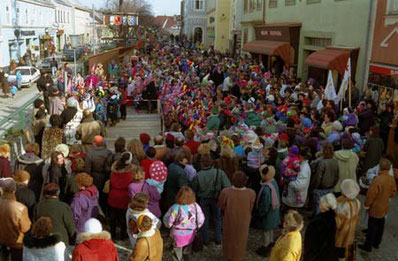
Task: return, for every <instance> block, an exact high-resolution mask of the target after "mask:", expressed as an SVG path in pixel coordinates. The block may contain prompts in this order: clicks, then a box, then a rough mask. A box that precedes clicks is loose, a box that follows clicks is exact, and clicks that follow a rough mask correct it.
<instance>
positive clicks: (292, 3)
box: [285, 0, 296, 6]
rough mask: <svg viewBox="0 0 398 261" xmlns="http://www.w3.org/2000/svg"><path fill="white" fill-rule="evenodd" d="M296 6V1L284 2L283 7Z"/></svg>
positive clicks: (287, 0) (288, 0)
mask: <svg viewBox="0 0 398 261" xmlns="http://www.w3.org/2000/svg"><path fill="white" fill-rule="evenodd" d="M291 5H296V0H285V6H291Z"/></svg>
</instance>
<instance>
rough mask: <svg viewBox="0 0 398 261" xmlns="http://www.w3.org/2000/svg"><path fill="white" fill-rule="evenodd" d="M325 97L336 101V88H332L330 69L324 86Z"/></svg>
mask: <svg viewBox="0 0 398 261" xmlns="http://www.w3.org/2000/svg"><path fill="white" fill-rule="evenodd" d="M325 98H326V99H328V100H332V101H335V102H336V103H337V94H336V89H335V88H334V82H333V75H332V71H331V70H329V75H328V82H327V84H326V88H325Z"/></svg>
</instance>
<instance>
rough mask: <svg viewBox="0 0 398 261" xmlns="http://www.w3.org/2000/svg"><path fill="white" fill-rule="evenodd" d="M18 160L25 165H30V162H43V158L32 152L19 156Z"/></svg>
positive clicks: (38, 163)
mask: <svg viewBox="0 0 398 261" xmlns="http://www.w3.org/2000/svg"><path fill="white" fill-rule="evenodd" d="M18 161H19V163H22V164H25V165H29V164H36V165H40V164H41V163H42V162H43V160H42V159H41V158H39V157H38V156H36V155H35V154H31V153H25V154H23V155H21V156H19V157H18Z"/></svg>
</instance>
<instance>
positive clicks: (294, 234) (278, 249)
mask: <svg viewBox="0 0 398 261" xmlns="http://www.w3.org/2000/svg"><path fill="white" fill-rule="evenodd" d="M303 226H304V221H303V217H302V216H301V214H299V213H298V212H297V211H294V210H290V211H289V212H287V214H286V215H285V217H284V220H283V229H284V232H283V233H282V235H281V236H280V237H279V238H278V240H277V241H276V243H275V246H274V247H273V248H272V251H271V256H270V258H269V261H280V260H294V261H299V260H300V258H301V253H302V238H301V233H300V231H301V230H302V229H303Z"/></svg>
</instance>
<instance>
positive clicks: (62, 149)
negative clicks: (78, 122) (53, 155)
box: [55, 144, 69, 158]
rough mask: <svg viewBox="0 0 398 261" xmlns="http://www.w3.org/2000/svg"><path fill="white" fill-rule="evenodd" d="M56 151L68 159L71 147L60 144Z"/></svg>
mask: <svg viewBox="0 0 398 261" xmlns="http://www.w3.org/2000/svg"><path fill="white" fill-rule="evenodd" d="M55 151H56V152H60V153H62V155H63V156H64V158H67V157H68V156H69V146H68V145H66V144H58V145H57V146H56V147H55Z"/></svg>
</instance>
